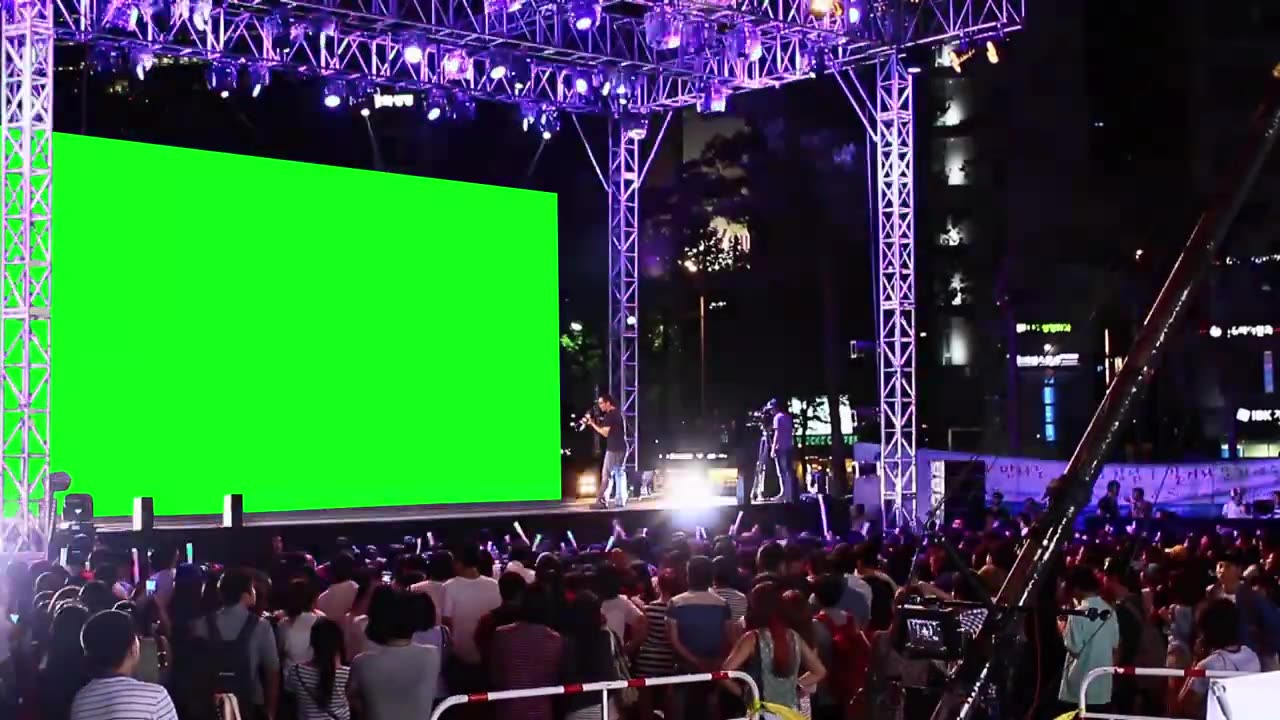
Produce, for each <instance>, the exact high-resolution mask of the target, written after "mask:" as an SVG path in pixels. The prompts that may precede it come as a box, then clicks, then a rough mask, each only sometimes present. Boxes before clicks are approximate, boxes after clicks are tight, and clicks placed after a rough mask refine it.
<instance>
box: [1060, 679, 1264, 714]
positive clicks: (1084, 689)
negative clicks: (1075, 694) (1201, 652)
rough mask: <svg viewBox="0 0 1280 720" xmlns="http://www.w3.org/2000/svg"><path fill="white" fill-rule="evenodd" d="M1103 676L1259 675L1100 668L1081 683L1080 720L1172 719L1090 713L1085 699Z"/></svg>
mask: <svg viewBox="0 0 1280 720" xmlns="http://www.w3.org/2000/svg"><path fill="white" fill-rule="evenodd" d="M1103 675H1128V676H1132V677H1163V678H1231V677H1240V676H1241V675H1257V673H1252V672H1235V671H1229V670H1201V669H1200V668H1187V669H1185V670H1177V669H1174V668H1140V667H1117V666H1114V665H1109V666H1107V667H1100V668H1097V669H1095V670H1090V671H1089V674H1088V675H1085V676H1084V682H1082V683H1080V713H1079V714H1078V715H1077V716H1076V717H1077V718H1079V719H1080V720H1170V718H1168V717H1164V716H1160V715H1121V714H1119V713H1099V712H1089V711H1088V710H1087V709H1086V706H1085V698H1087V697H1089V683H1091V682H1093V681H1094V680H1097V679H1098V678H1100V677H1102V676H1103Z"/></svg>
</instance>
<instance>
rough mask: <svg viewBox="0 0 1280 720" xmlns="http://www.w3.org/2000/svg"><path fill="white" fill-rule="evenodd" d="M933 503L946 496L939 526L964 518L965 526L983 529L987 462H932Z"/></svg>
mask: <svg viewBox="0 0 1280 720" xmlns="http://www.w3.org/2000/svg"><path fill="white" fill-rule="evenodd" d="M929 469H930V475H931V476H932V477H931V479H932V482H931V483H930V489H931V490H932V491H933V493H932V497H933V502H934V503H936V502H937V501H938V499H939V498H943V497H945V498H946V501H945V502H944V503H943V506H942V508H941V509H940V510H939V515H940V517H937V518H935V520H937V522H938V526H939V527H942V526H945V525H950V524H951V523H952V522H954V521H956V520H964V524H965V527H966V528H969V529H971V530H976V529H981V527H982V513H983V510H984V509H985V507H986V504H987V473H986V465H985V464H983V463H982V462H980V461H976V460H975V461H964V460H934V461H933V462H932V463H931V464H930V468H929Z"/></svg>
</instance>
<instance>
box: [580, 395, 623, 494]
mask: <svg viewBox="0 0 1280 720" xmlns="http://www.w3.org/2000/svg"><path fill="white" fill-rule="evenodd" d="M597 406H598V407H599V408H600V412H601V413H602V414H601V416H600V418H599V420H597V419H596V418H595V417H593V416H592V415H588V416H587V419H586V421H587V424H588V425H590V426H591V429H592V430H595V431H596V432H597V433H600V436H601V437H603V438H604V440H605V443H604V463H603V464H602V465H601V467H600V483H599V484H600V487H599V489H598V490H597V491H596V507H598V508H605V507H608V500H607V498H608V497H609V494H608V493H609V490H610V488H614V489H615V493H616V495H617V497H618V504H619V505H621V504H623V503H625V502H626V499H627V491H626V487H627V485H626V475H625V472H626V469H625V467H624V465H625V464H626V460H627V438H626V430H625V425H624V424H623V419H622V411H621V410H619V409H618V407H617V406H616V405H614V404H613V396H612V395H610V394H609V393H601V394H600V399H599V400H598V401H597Z"/></svg>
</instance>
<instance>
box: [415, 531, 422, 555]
mask: <svg viewBox="0 0 1280 720" xmlns="http://www.w3.org/2000/svg"><path fill="white" fill-rule="evenodd" d="M416 554H418V555H421V554H422V536H421V535H419V536H418V550H417V553H416Z"/></svg>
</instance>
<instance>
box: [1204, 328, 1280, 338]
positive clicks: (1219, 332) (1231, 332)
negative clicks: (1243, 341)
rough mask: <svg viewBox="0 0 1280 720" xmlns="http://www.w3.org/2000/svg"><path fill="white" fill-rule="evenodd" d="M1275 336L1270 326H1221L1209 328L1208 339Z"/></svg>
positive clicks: (1274, 329)
mask: <svg viewBox="0 0 1280 720" xmlns="http://www.w3.org/2000/svg"><path fill="white" fill-rule="evenodd" d="M1275 334H1276V328H1275V327H1274V326H1272V325H1230V326H1227V327H1223V326H1221V325H1210V326H1209V337H1211V338H1221V337H1226V338H1237V337H1258V338H1261V337H1271V336H1272V335H1275Z"/></svg>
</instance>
